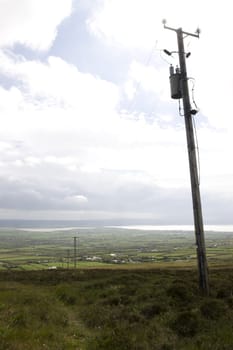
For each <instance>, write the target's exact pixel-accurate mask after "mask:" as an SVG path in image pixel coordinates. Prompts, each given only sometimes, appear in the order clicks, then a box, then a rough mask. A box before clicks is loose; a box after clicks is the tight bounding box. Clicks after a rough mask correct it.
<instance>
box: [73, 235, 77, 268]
mask: <svg viewBox="0 0 233 350" xmlns="http://www.w3.org/2000/svg"><path fill="white" fill-rule="evenodd" d="M73 238H74V268H75V269H76V267H77V237H73Z"/></svg>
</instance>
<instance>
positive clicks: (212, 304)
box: [200, 299, 226, 320]
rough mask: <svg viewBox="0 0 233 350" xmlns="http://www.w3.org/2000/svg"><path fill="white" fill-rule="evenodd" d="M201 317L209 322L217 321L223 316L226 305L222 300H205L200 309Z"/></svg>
mask: <svg viewBox="0 0 233 350" xmlns="http://www.w3.org/2000/svg"><path fill="white" fill-rule="evenodd" d="M200 310H201V313H202V315H203V316H204V317H205V318H207V319H210V320H217V319H219V318H220V317H221V316H223V315H224V313H225V311H226V305H225V303H224V301H222V300H217V299H213V300H206V301H204V302H203V303H202V305H201V307H200Z"/></svg>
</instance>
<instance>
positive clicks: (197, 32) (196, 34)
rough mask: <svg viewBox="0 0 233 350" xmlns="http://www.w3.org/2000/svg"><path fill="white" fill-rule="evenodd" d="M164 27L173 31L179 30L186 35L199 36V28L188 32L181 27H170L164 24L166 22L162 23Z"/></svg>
mask: <svg viewBox="0 0 233 350" xmlns="http://www.w3.org/2000/svg"><path fill="white" fill-rule="evenodd" d="M164 28H165V29H169V30H172V31H173V32H176V33H177V32H178V31H179V30H181V32H182V34H185V35H187V36H194V37H195V38H199V37H200V29H197V31H196V33H189V32H185V31H183V30H182V28H172V27H168V26H166V24H164Z"/></svg>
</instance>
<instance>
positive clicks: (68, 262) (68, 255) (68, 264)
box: [67, 249, 70, 269]
mask: <svg viewBox="0 0 233 350" xmlns="http://www.w3.org/2000/svg"><path fill="white" fill-rule="evenodd" d="M69 268H70V250H69V249H68V250H67V269H69Z"/></svg>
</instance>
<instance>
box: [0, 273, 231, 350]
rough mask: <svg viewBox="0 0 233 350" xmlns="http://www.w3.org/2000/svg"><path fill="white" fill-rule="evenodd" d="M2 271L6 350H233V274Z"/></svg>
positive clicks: (2, 344)
mask: <svg viewBox="0 0 233 350" xmlns="http://www.w3.org/2000/svg"><path fill="white" fill-rule="evenodd" d="M210 281H211V296H210V297H209V298H203V297H202V296H200V295H199V292H198V289H197V274H196V271H195V270H192V269H190V270H182V269H180V270H175V269H172V270H169V269H150V268H147V269H143V268H141V269H138V270H137V269H133V270H131V269H128V270H127V269H124V270H123V269H113V270H111V269H107V270H106V269H85V270H81V269H80V270H77V271H73V270H68V271H65V270H57V271H43V272H42V271H28V272H26V271H24V272H20V271H14V272H13V271H11V272H7V271H0V349H4V350H8V349H9V350H10V349H13V350H14V349H15V350H21V349H24V350H27V349H30V350H31V349H33V350H41V349H49V350H53V349H54V350H55V349H56V350H59V349H80V350H81V349H87V350H94V349H96V350H98V349H99V350H105V349H108V350H125V349H130V350H149V349H154V350H176V349H177V350H194V349H198V350H208V349H211V350H223V349H224V350H230V349H231V350H232V348H233V332H232V331H233V315H232V310H233V298H232V289H233V271H232V270H231V269H216V270H213V269H212V270H211V274H210Z"/></svg>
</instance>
